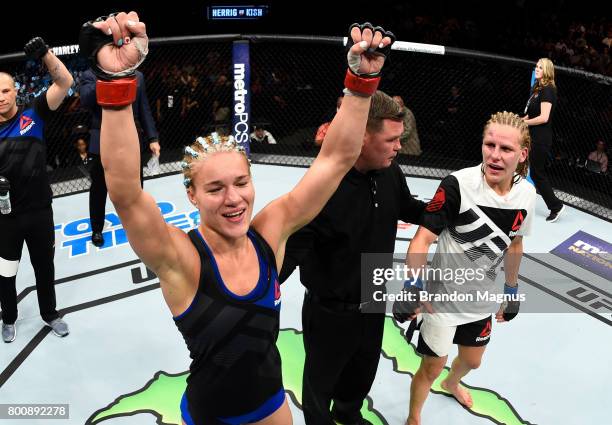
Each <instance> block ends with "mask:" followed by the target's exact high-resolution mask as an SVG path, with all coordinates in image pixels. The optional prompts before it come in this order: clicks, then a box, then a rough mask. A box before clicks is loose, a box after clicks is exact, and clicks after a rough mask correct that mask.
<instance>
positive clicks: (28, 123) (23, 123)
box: [19, 115, 36, 136]
mask: <svg viewBox="0 0 612 425" xmlns="http://www.w3.org/2000/svg"><path fill="white" fill-rule="evenodd" d="M34 124H36V122H34V121H33V120H32V118H30V117H28V116H26V115H22V116H21V118H20V119H19V134H20V135H22V136H23V135H24V134H25V133H27V132H28V131H29V130H30V129H31V128H32V126H33V125H34Z"/></svg>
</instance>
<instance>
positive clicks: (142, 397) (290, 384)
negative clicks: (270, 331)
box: [86, 317, 530, 425]
mask: <svg viewBox="0 0 612 425" xmlns="http://www.w3.org/2000/svg"><path fill="white" fill-rule="evenodd" d="M277 345H278V349H279V350H280V353H281V355H282V358H283V384H284V386H285V390H286V391H287V394H288V395H289V397H291V399H292V401H293V402H294V403H295V404H296V405H297V406H300V407H301V402H302V374H303V373H302V372H303V370H304V345H303V343H302V333H301V332H299V331H296V330H294V329H284V330H281V332H280V334H279V337H278V342H277ZM382 351H383V352H382V354H383V356H385V357H386V358H388V359H390V360H392V361H393V369H394V371H395V372H397V373H402V374H409V375H414V373H415V372H416V371H417V369H418V367H419V363H420V357H419V356H418V355H417V354H416V352H415V349H414V346H412V345H408V344H406V341H405V340H404V337H403V336H402V333H401V329H400V328H399V327H398V326H397V325H396V324H395V322H394V321H393V319H391V318H390V317H387V319H386V321H385V334H384V339H383V350H382ZM187 374H188V373H187V372H184V373H180V374H176V375H173V374H168V373H165V372H157V373H156V374H155V376H154V377H153V378H152V379H151V380H150V381H149V382H147V383H146V384H145V386H144V387H143V388H141V389H139V390H136V391H134V392H132V393H129V394H125V395H122V396H119V397H117V399H115V400H114V401H113V402H112V403H110V404H109V405H108V406H106V407H104V408H101V409H99V410H98V411H96V412H94V413H93V414H92V415H91V416H90V417H89V419H88V420H87V422H86V424H88V425H95V424H99V423H100V422H103V421H106V420H109V419H112V418H116V417H124V416H133V415H136V414H139V413H150V414H152V415H155V416H156V418H157V423H158V424H160V425H180V424H181V411H180V407H179V406H180V402H181V397H182V396H183V392H184V391H185V387H186V386H187ZM447 374H448V369H445V370H444V371H443V372H442V374H441V375H440V377H439V378H438V379H437V380H436V382H434V385H433V387H432V392H433V393H434V394H444V395H447V396H449V394H448V393H447V392H446V391H444V390H443V389H442V388H441V387H440V382H441V381H443V380H444V379H445V378H446V375H447ZM465 386H466V387H467V388H469V389H470V392H471V394H472V398H473V400H474V406H473V407H472V408H471V409H469V412H471V413H472V414H474V415H477V416H480V417H484V418H488V419H490V420H491V421H492V422H493V423H496V424H507V425H521V424H523V425H528V424H530V422H528V421H525V420H524V419H522V418H521V417H520V415H519V414H518V413H517V412H516V410H515V409H514V407H513V406H512V405H511V404H510V402H509V401H508V400H506V399H505V398H503V397H502V396H501V395H499V394H497V393H496V392H495V391H492V390H489V389H485V388H475V387H470V386H469V385H465ZM403 391H408V380H407V381H406V387H405V388H404V389H403ZM375 404H376V402H375V401H374V400H372V399H371V398H370V397H368V398H367V399H366V400H365V402H364V404H363V406H362V408H361V413H362V415H363V417H364V418H366V419H367V420H369V421H370V422H372V423H373V424H375V425H378V424H380V425H386V424H388V422H387V421H386V420H385V418H384V417H383V415H382V414H381V413H380V412H379V411H377V410H376V407H375Z"/></svg>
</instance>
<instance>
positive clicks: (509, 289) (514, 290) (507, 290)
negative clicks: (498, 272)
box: [504, 283, 518, 295]
mask: <svg viewBox="0 0 612 425" xmlns="http://www.w3.org/2000/svg"><path fill="white" fill-rule="evenodd" d="M504 294H510V295H516V294H518V285H516V286H510V285H508V284H507V283H506V284H504Z"/></svg>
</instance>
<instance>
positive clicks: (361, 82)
mask: <svg viewBox="0 0 612 425" xmlns="http://www.w3.org/2000/svg"><path fill="white" fill-rule="evenodd" d="M379 83H380V77H363V76H360V75H357V74H355V73H353V72H352V71H351V70H350V69H347V70H346V76H345V77H344V87H346V88H347V89H348V90H349V91H351V92H353V93H356V94H358V95H362V96H372V95H373V94H374V93H375V92H376V89H378V84H379Z"/></svg>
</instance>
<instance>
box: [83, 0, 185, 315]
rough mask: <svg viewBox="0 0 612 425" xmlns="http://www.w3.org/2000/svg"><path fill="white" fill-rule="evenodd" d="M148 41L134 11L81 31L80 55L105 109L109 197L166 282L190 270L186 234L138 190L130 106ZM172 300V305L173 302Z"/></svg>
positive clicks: (140, 253)
mask: <svg viewBox="0 0 612 425" xmlns="http://www.w3.org/2000/svg"><path fill="white" fill-rule="evenodd" d="M87 25H89V26H87ZM111 32H112V38H111V37H110V33H111ZM104 34H109V35H104ZM126 37H129V38H130V42H129V43H125V42H123V43H121V44H122V46H119V45H118V44H117V41H118V40H120V39H121V40H124V39H126ZM147 43H148V39H147V35H146V32H145V25H144V23H141V22H139V21H138V15H137V14H136V13H134V12H130V14H125V13H119V14H117V15H115V16H114V17H111V18H108V19H107V20H105V21H97V22H94V23H93V24H91V23H88V24H86V25H85V26H84V27H83V29H82V30H81V37H80V44H81V51H82V52H83V53H84V54H86V55H88V56H90V57H93V63H92V70H93V71H94V73H95V74H96V76H97V82H96V97H97V102H98V104H99V105H100V106H102V126H101V130H100V140H101V149H100V153H101V157H102V165H103V166H104V173H105V178H106V184H107V187H108V193H109V195H110V198H111V201H112V202H113V204H114V206H115V209H116V210H117V213H118V214H119V217H120V218H121V222H122V224H123V226H124V228H125V230H126V232H127V235H128V240H129V242H130V245H131V246H132V248H133V249H134V251H135V252H136V254H138V256H139V257H140V258H141V259H142V260H143V261H144V262H145V264H147V266H149V267H150V268H151V269H152V270H153V271H154V272H155V273H157V275H158V276H159V277H160V280H164V281H165V282H166V283H168V281H176V279H177V274H180V270H185V269H186V268H185V267H182V266H183V265H184V264H183V263H182V262H181V259H180V258H179V256H178V250H177V248H176V244H177V243H178V244H180V243H181V241H184V240H185V239H186V236H185V235H184V234H183V233H182V232H181V231H180V230H178V229H175V228H172V227H171V226H169V225H167V224H166V223H165V222H164V220H163V218H162V216H161V214H160V212H159V209H158V207H157V205H156V203H155V200H154V199H153V198H152V197H151V196H150V195H149V194H147V193H145V192H144V191H143V190H142V189H141V187H140V172H139V167H140V149H139V143H138V134H137V132H136V126H135V124H134V115H133V111H132V102H133V101H134V100H135V98H136V86H137V83H136V78H135V76H134V71H135V69H136V67H137V66H138V65H139V64H140V63H141V62H142V60H144V56H145V55H146V53H147V51H148V48H147ZM177 270H179V272H177ZM178 278H180V276H179V277H178ZM162 286H164V285H162ZM164 295H165V296H167V295H168V294H167V291H166V292H165V293H164ZM179 298H180V297H179ZM168 301H169V304H170V305H172V300H168Z"/></svg>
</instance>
